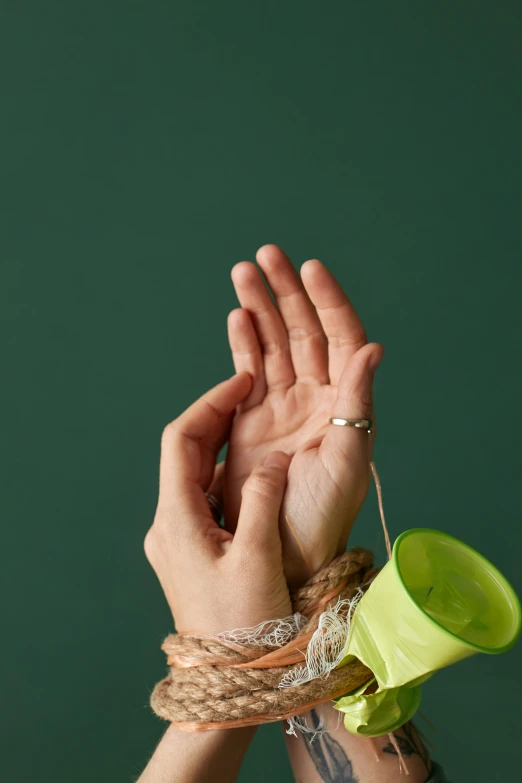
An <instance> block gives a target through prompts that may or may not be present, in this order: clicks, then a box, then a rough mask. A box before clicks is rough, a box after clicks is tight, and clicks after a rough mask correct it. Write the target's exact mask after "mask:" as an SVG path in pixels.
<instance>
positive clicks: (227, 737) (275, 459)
mask: <svg viewBox="0 0 522 783" xmlns="http://www.w3.org/2000/svg"><path fill="white" fill-rule="evenodd" d="M257 261H258V263H259V266H260V267H261V269H262V270H263V272H264V274H265V276H266V280H267V281H268V283H269V285H270V287H271V289H272V291H273V293H274V295H275V297H276V298H277V303H278V308H279V309H277V308H276V307H275V305H274V304H273V303H272V302H271V300H270V298H269V297H268V294H267V292H266V289H265V288H264V284H263V281H262V279H261V276H260V274H259V271H258V270H257V269H256V267H255V266H254V265H252V264H248V263H246V262H243V263H241V264H239V265H237V266H236V267H234V269H233V272H232V277H233V281H234V285H235V288H236V291H237V293H238V297H239V300H240V302H241V304H242V309H240V310H234V311H233V312H232V313H231V314H230V316H229V338H230V345H231V349H232V353H233V357H234V363H235V366H236V370H237V372H238V374H237V375H235V376H233V377H232V378H230V379H229V380H228V381H224V382H223V383H221V384H219V385H218V386H216V387H214V389H212V390H210V391H209V392H207V393H206V394H205V395H203V397H201V398H200V399H199V400H197V401H196V402H195V403H194V404H193V405H192V406H191V407H190V408H188V410H187V411H185V412H184V413H183V414H182V415H181V416H179V417H178V418H177V419H176V420H175V421H174V422H172V423H171V424H169V425H168V426H167V427H166V429H165V431H164V434H163V438H162V447H161V461H160V489H159V498H158V505H157V510H156V514H155V518H154V522H153V524H152V526H151V528H150V530H149V531H148V533H147V535H146V538H145V552H146V555H147V558H148V559H149V561H150V563H151V565H152V567H153V568H154V570H155V572H156V574H157V576H158V579H159V581H160V584H161V586H162V588H163V591H164V593H165V597H166V599H167V602H168V604H169V606H170V609H171V611H172V615H173V619H174V622H175V625H176V628H177V630H178V631H192V632H199V633H203V634H212V633H218V632H220V631H223V630H228V629H232V628H238V627H245V626H253V625H256V624H258V623H260V622H262V621H264V620H268V619H274V618H278V617H285V616H288V615H289V614H291V611H292V610H291V603H290V597H289V586H295V585H297V584H300V583H302V582H303V581H304V580H306V578H307V577H308V576H309V575H310V573H311V572H314V571H316V570H318V569H319V568H320V567H322V566H323V565H324V564H326V563H328V562H329V561H330V560H331V559H332V558H333V557H335V556H336V555H337V554H338V553H339V552H341V551H343V550H344V548H345V545H346V542H347V539H348V535H349V532H350V530H351V527H352V525H353V522H354V520H355V517H356V515H357V512H358V510H359V508H360V506H361V504H362V502H363V500H364V497H365V495H366V492H367V489H368V484H369V476H370V468H369V463H370V459H371V449H372V445H373V437H374V435H372V436H368V434H367V433H366V432H364V431H361V430H355V429H352V428H348V427H336V426H331V425H328V423H327V422H328V419H329V418H330V417H332V416H339V417H344V418H372V419H373V418H374V413H373V403H372V381H373V374H374V372H375V369H376V367H377V365H378V364H379V361H380V359H381V358H382V353H383V349H382V347H381V346H380V345H378V344H376V343H369V344H368V343H367V341H366V334H365V332H364V329H363V328H362V325H361V323H360V321H359V319H358V317H357V315H356V314H355V311H354V309H353V307H352V305H351V304H350V303H349V301H348V299H347V298H346V296H345V294H344V293H343V291H342V289H341V288H340V286H339V284H338V283H337V282H336V281H335V279H334V278H333V277H332V275H331V274H330V273H329V272H328V271H327V270H326V269H325V267H324V266H323V265H322V264H320V262H318V261H309V262H307V263H306V264H305V265H304V266H303V268H302V270H301V279H300V278H299V276H298V275H297V273H296V272H295V270H294V269H293V267H292V265H291V264H290V262H289V260H288V259H287V258H286V256H285V255H284V253H283V252H282V251H281V250H280V249H279V248H276V247H275V246H272V245H267V246H265V247H263V248H261V249H260V250H259V251H258V254H257ZM227 440H228V444H229V448H228V454H227V460H226V463H225V466H224V467H223V466H217V467H216V458H217V455H218V452H219V451H220V449H221V448H222V447H223V445H224V444H225V443H226V442H227ZM207 491H211V492H213V493H214V494H216V495H217V496H218V497H221V498H222V499H224V505H225V523H226V524H225V529H222V528H220V527H219V526H218V525H217V524H216V522H215V521H214V519H213V517H212V514H211V511H210V508H209V505H208V502H207V500H206V496H205V493H206V492H207ZM328 709H329V710H330V712H333V710H332V709H331V708H327V711H328ZM335 717H336V718H337V715H335ZM310 719H311V720H312V721H313V720H315V718H314V716H310ZM312 725H315V724H314V723H312ZM254 732H255V729H252V728H245V729H231V730H228V731H209V732H202V733H196V734H190V733H185V732H182V731H180V730H179V729H177V728H174V727H172V726H171V727H170V728H169V729H168V730H167V732H166V733H165V735H164V737H163V739H162V740H161V742H160V744H159V745H158V748H157V749H156V751H155V753H154V755H153V757H152V759H151V760H150V762H149V764H148V765H147V767H146V769H145V770H144V772H143V774H142V775H141V777H140V783H163V781H169V783H170V781H176V782H177V783H189V782H190V783H192V782H193V781H196V780H197V781H198V782H199V781H201V782H202V783H205V781H207V780H208V781H211V780H212V781H214V782H217V783H225V782H228V781H233V780H236V778H237V774H238V772H239V768H240V765H241V762H242V759H243V757H244V754H245V753H246V750H247V748H248V745H249V743H250V742H251V740H252V737H253V735H254ZM344 735H347V736H344ZM293 739H294V738H289V751H290V757H291V762H292V765H293V768H294V770H295V773H296V778H297V779H299V780H301V781H305V780H306V781H315V780H329V778H327V777H326V778H325V777H323V773H324V769H323V768H324V763H323V761H321V758H320V757H321V752H320V751H321V749H320V748H319V747H318V752H317V753H315V756H314V755H313V754H311V753H310V751H309V747H308V746H307V744H306V743H305V741H304V740H302V739H301V740H297V741H296V743H297V744H296V743H294V742H293ZM337 742H338V744H339V743H340V742H343V743H344V745H343V748H344V749H343V750H342V753H349V754H353V753H355V757H356V758H355V757H354V760H353V763H352V761H350V760H349V764H350V765H351V767H352V768H353V770H354V772H356V773H357V774H358V775H363V776H364V777H361V778H360V779H361V780H363V779H364V780H365V781H375V783H380V782H381V781H383V782H384V781H385V780H386V781H399V780H402V779H403V774H402V773H401V772H400V771H399V766H398V764H397V759H396V758H395V759H393V757H392V755H390V754H388V756H386V755H385V754H384V751H383V750H382V748H384V741H383V743H382V744H381V749H380V750H379V753H381V756H382V758H381V759H380V766H379V767H378V768H377V767H376V763H377V762H376V761H375V752H374V751H373V750H372V754H371V759H373V761H370V760H369V759H370V755H369V749H370V745H369V744H368V742H367V741H366V740H362V739H360V738H355V737H351V736H350V735H348V734H347V732H345V731H344V730H343V734H342V735H340V736H339V739H338V741H337ZM323 751H324V752H323V756H324V755H325V753H326V749H325V746H324V743H323ZM342 753H341V755H342ZM337 755H339V753H337ZM314 759H315V760H314ZM318 759H319V761H318ZM390 759H391V761H392V765H390ZM311 763H312V766H310V764H311ZM343 763H344V761H343ZM321 764H322V766H321ZM419 768H420V767H419ZM314 769H315V772H314ZM422 769H423V770H424V776H423V777H422V776H419V775H418V774H417V775H416V776H415V775H411V774H410V776H409V777H407V778H405V779H407V780H408V781H409V783H420V782H421V781H423V780H425V777H426V775H425V772H426V767H425V766H424V767H422ZM321 770H323V771H321ZM410 772H411V770H410ZM414 772H416V770H414ZM314 775H315V777H313V776H314ZM331 779H334V778H331ZM338 779H341V778H338ZM352 779H353V780H358V779H359V778H357V777H356V778H352Z"/></svg>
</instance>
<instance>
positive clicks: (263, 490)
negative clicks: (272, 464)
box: [246, 467, 281, 498]
mask: <svg viewBox="0 0 522 783" xmlns="http://www.w3.org/2000/svg"><path fill="white" fill-rule="evenodd" d="M280 483H281V482H280V479H279V474H278V473H277V471H275V470H274V469H270V468H267V467H262V468H258V469H257V470H255V471H254V472H253V473H252V474H251V475H250V476H249V477H248V478H247V480H246V489H247V491H248V492H249V493H251V494H253V495H259V496H261V497H263V498H270V497H272V496H273V495H274V492H276V491H277V490H278V489H279V485H280Z"/></svg>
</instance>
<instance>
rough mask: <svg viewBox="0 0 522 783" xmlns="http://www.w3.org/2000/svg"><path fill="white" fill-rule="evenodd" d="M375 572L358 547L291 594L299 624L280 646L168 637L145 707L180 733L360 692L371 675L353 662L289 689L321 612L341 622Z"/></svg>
mask: <svg viewBox="0 0 522 783" xmlns="http://www.w3.org/2000/svg"><path fill="white" fill-rule="evenodd" d="M376 573H377V571H376V570H375V569H374V568H373V556H372V554H371V553H370V552H368V551H367V550H365V549H359V548H357V549H353V550H351V551H350V552H345V553H344V554H343V555H341V556H340V557H338V558H337V559H336V560H333V561H332V562H331V563H330V564H329V565H328V566H326V567H325V568H323V569H322V570H321V571H319V572H318V573H317V574H315V576H313V577H312V578H311V579H309V580H308V582H306V584H305V585H303V587H301V588H300V589H299V590H297V591H296V592H295V593H294V594H293V595H292V596H291V598H292V606H293V609H294V612H296V613H297V616H299V617H301V619H302V623H301V625H300V626H296V628H295V631H294V633H293V634H290V639H289V641H287V642H286V643H285V644H283V645H282V646H280V645H277V644H270V643H266V637H265V638H264V643H259V642H256V641H255V640H249V641H248V643H240V642H238V641H237V639H238V638H240V637H238V636H237V635H235V634H234V633H233V632H231V633H229V634H226V633H225V634H219V635H217V636H196V635H183V634H172V635H170V636H168V637H167V638H166V639H165V641H164V643H163V645H162V649H163V650H164V651H165V652H166V653H167V657H168V663H169V665H170V671H169V675H168V676H167V677H166V678H165V679H164V680H162V681H161V682H159V683H158V684H157V685H156V687H155V688H154V691H153V693H152V696H151V706H152V709H153V710H154V712H155V713H156V714H157V715H159V716H160V717H162V718H165V719H166V720H169V721H170V722H171V723H173V724H175V725H176V726H178V727H179V728H181V729H184V730H186V731H207V730H210V729H223V728H233V727H239V726H251V725H257V724H261V723H271V722H274V721H280V720H284V719H286V718H291V717H294V716H297V715H301V714H302V713H304V712H307V711H308V710H309V709H311V708H312V707H315V706H316V705H318V704H321V703H322V702H326V701H329V700H331V699H334V698H337V697H339V696H342V695H343V694H345V693H348V692H350V691H353V690H355V689H356V688H358V687H360V686H361V685H363V684H364V683H365V682H367V681H368V680H369V679H370V678H371V677H372V672H371V671H370V670H369V669H367V668H366V667H365V666H364V665H363V664H362V663H360V662H359V661H357V660H354V661H352V662H350V663H348V664H347V665H346V666H343V667H342V668H340V669H335V668H333V669H332V670H329V671H328V674H327V675H325V676H316V677H315V678H313V679H309V680H308V681H303V678H301V684H298V685H295V686H294V685H292V684H291V683H292V679H293V677H294V675H298V674H299V673H300V671H301V670H302V667H303V663H304V661H305V659H306V652H307V648H308V645H309V642H310V640H311V639H312V636H313V634H314V632H315V631H316V630H317V628H318V624H319V622H320V618H321V615H322V613H324V612H325V611H329V610H331V609H332V608H333V607H335V609H336V611H338V612H340V613H341V614H342V613H344V616H345V619H346V615H348V614H349V612H350V610H351V607H353V601H354V599H356V597H357V595H361V594H362V592H363V591H364V590H365V589H366V588H367V587H368V586H369V585H370V583H371V581H372V579H373V578H374V577H375V575H376ZM340 602H343V603H340ZM283 679H284V680H285V682H286V686H285V687H280V686H281V683H282V680H283ZM297 679H299V678H298V677H297V678H296V680H297ZM288 683H290V685H288Z"/></svg>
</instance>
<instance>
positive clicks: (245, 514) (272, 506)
mask: <svg viewBox="0 0 522 783" xmlns="http://www.w3.org/2000/svg"><path fill="white" fill-rule="evenodd" d="M290 461H291V457H290V456H289V455H288V454H285V453H284V451H273V452H271V453H270V454H268V455H267V456H266V458H265V461H264V463H263V465H262V466H260V467H258V468H256V469H255V470H253V471H252V473H251V474H250V476H249V477H248V478H247V480H246V481H245V483H244V484H243V489H242V492H241V497H242V499H241V509H240V512H239V519H238V523H237V529H236V532H235V534H234V542H233V547H247V548H248V549H251V550H254V551H257V550H266V549H270V548H272V547H273V546H274V544H275V545H277V546H279V547H281V539H280V536H279V513H280V511H281V505H282V503H283V496H284V494H285V488H286V480H287V475H288V467H289V465H290Z"/></svg>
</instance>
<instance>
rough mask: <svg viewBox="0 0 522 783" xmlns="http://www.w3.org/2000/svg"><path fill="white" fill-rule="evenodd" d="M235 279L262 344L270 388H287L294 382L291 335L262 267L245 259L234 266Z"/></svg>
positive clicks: (237, 289) (242, 304) (237, 288)
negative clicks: (273, 297) (271, 293)
mask: <svg viewBox="0 0 522 783" xmlns="http://www.w3.org/2000/svg"><path fill="white" fill-rule="evenodd" d="M232 280H233V282H234V287H235V289H236V294H237V297H238V299H239V302H240V304H241V306H242V307H244V308H246V309H247V310H248V311H249V313H250V315H251V317H252V322H253V324H254V327H255V330H256V333H257V336H258V338H259V342H260V344H261V349H262V352H263V360H264V367H265V378H266V384H267V388H268V390H269V391H273V390H275V389H287V388H288V387H289V386H291V385H292V384H293V383H294V382H295V373H294V368H293V366H292V358H291V356H290V346H289V345H288V335H287V333H286V329H285V327H284V324H283V321H282V319H281V315H280V314H279V313H278V311H277V308H276V306H275V304H274V302H273V301H272V299H271V298H270V294H269V293H268V291H267V289H266V286H265V284H264V282H263V280H262V279H261V275H260V273H259V270H258V269H257V268H256V266H255V264H251V263H249V262H248V261H242V262H241V263H239V264H236V266H235V267H234V268H233V270H232Z"/></svg>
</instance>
